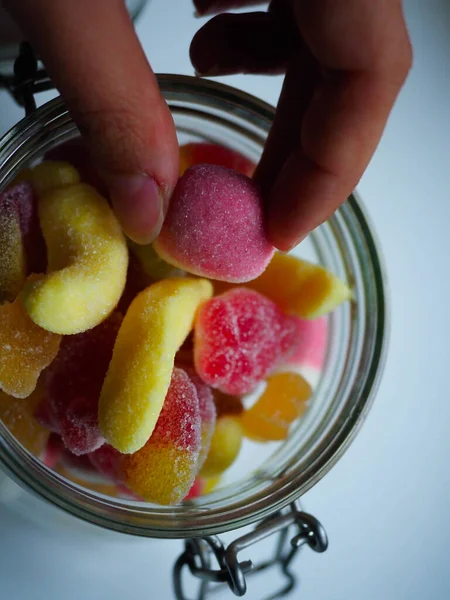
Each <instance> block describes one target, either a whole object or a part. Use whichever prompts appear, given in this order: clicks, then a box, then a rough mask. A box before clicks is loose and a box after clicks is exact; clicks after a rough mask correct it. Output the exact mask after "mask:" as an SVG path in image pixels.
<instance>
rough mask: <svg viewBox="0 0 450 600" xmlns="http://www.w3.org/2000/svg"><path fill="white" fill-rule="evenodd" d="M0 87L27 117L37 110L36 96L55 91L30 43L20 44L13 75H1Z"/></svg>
mask: <svg viewBox="0 0 450 600" xmlns="http://www.w3.org/2000/svg"><path fill="white" fill-rule="evenodd" d="M0 87H4V88H6V89H7V90H8V91H9V92H10V94H11V95H12V96H13V98H14V100H15V101H16V102H17V104H19V105H20V106H23V108H24V109H25V113H26V114H27V115H29V114H31V113H32V112H33V111H35V110H36V99H35V94H38V93H39V92H44V91H47V90H51V89H54V87H55V86H54V84H53V82H52V80H51V79H50V77H49V75H48V74H47V71H46V70H45V69H44V67H43V66H41V63H40V62H39V60H38V58H37V57H36V54H35V52H34V50H33V48H32V47H31V45H30V44H29V43H28V42H22V43H21V44H20V49H19V55H18V56H17V58H16V60H15V61H14V71H13V73H12V74H8V75H0Z"/></svg>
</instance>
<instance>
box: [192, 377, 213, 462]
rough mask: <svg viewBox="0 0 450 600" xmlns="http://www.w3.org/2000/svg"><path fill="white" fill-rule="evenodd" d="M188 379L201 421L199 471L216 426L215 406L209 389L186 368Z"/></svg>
mask: <svg viewBox="0 0 450 600" xmlns="http://www.w3.org/2000/svg"><path fill="white" fill-rule="evenodd" d="M185 370H186V373H187V374H188V375H189V379H190V380H191V381H192V383H193V384H194V385H195V389H196V390H197V396H198V406H199V410H200V419H201V431H200V433H201V448H200V454H199V457H198V467H197V468H198V469H201V467H202V466H203V463H204V462H205V460H206V457H207V455H208V452H209V447H210V445H211V439H212V436H213V433H214V427H215V425H216V405H215V404H214V397H213V394H212V390H211V388H210V387H209V386H208V385H206V384H205V383H203V381H202V380H201V379H200V377H199V376H198V375H197V373H196V372H195V370H194V369H192V368H186V369H185Z"/></svg>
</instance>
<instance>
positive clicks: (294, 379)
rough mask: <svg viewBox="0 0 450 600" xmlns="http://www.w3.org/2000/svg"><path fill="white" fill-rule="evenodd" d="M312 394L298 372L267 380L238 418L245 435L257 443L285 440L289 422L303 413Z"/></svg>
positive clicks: (281, 374)
mask: <svg viewBox="0 0 450 600" xmlns="http://www.w3.org/2000/svg"><path fill="white" fill-rule="evenodd" d="M311 394H312V390H311V386H310V385H309V383H308V382H307V381H306V380H305V379H304V378H303V377H302V376H301V375H299V374H297V373H279V374H278V375H273V376H272V377H269V378H268V379H267V387H266V389H265V390H264V392H263V393H262V394H261V396H260V397H259V398H258V400H257V401H256V403H255V404H254V405H253V406H252V407H251V408H249V409H248V410H246V411H245V412H244V413H243V414H242V416H241V426H242V429H243V432H244V435H245V436H246V437H247V438H250V439H252V440H254V441H258V442H266V441H274V440H284V439H286V438H287V435H288V432H289V427H290V425H291V423H292V422H293V421H294V420H295V419H297V418H298V417H300V416H301V415H302V414H303V413H304V412H305V410H306V402H307V400H308V399H309V398H310V397H311Z"/></svg>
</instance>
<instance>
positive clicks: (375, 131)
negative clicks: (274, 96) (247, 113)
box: [191, 0, 412, 250]
mask: <svg viewBox="0 0 450 600" xmlns="http://www.w3.org/2000/svg"><path fill="white" fill-rule="evenodd" d="M194 3H195V5H196V8H197V10H198V12H199V14H201V15H206V14H214V13H219V12H222V11H224V10H228V9H230V8H236V7H244V6H250V5H252V4H256V3H257V2H255V1H254V0H253V1H251V0H215V1H214V0H194ZM191 59H192V62H193V65H194V67H195V68H196V70H197V72H198V73H199V74H203V75H206V76H208V75H210V76H211V75H224V74H231V73H280V72H285V73H286V76H285V80H284V85H283V89H282V92H281V96H280V100H279V103H278V107H277V112H276V117H275V121H274V124H273V127H272V130H271V132H270V135H269V138H268V141H267V144H266V147H265V149H264V153H263V156H262V159H261V162H260V164H259V166H258V168H257V171H256V174H255V177H256V179H257V181H258V182H259V183H260V184H261V185H262V187H263V192H264V194H265V198H266V202H267V211H268V231H269V235H270V237H271V240H272V242H273V243H274V245H275V246H277V247H278V248H280V249H281V250H288V249H290V248H292V247H293V246H295V245H296V244H297V243H298V242H299V241H301V240H302V239H303V238H304V237H305V236H306V235H307V234H308V233H309V232H310V231H311V230H312V229H314V228H315V227H316V226H318V225H319V224H320V223H322V222H323V221H325V220H326V219H327V218H328V217H330V216H331V215H332V214H333V212H334V211H335V210H336V209H337V208H338V207H339V206H340V205H341V204H342V203H343V202H344V201H345V200H346V198H347V197H348V195H349V194H350V193H351V192H352V190H353V189H354V188H355V186H356V184H357V183H358V181H359V179H360V177H361V176H362V174H363V172H364V170H365V168H366V167H367V165H368V163H369V161H370V159H371V157H372V155H373V153H374V151H375V149H376V146H377V144H378V142H379V140H380V137H381V134H382V132H383V129H384V127H385V124H386V121H387V118H388V116H389V113H390V111H391V109H392V106H393V104H394V102H395V100H396V97H397V95H398V93H399V91H400V89H401V87H402V85H403V83H404V81H405V78H406V76H407V74H408V71H409V69H410V66H411V62H412V52H411V47H410V43H409V39H408V34H407V30H406V26H405V22H404V19H403V14H402V5H401V1H400V0H377V1H376V2H374V1H373V0H341V1H339V2H338V1H336V0H272V2H271V3H270V5H269V9H268V12H249V13H245V14H234V15H233V14H221V15H219V16H216V17H215V18H213V19H212V20H210V21H209V22H208V23H207V24H206V25H205V26H204V27H203V28H202V29H201V30H200V31H199V32H198V33H197V35H196V36H195V37H194V40H193V42H192V45H191Z"/></svg>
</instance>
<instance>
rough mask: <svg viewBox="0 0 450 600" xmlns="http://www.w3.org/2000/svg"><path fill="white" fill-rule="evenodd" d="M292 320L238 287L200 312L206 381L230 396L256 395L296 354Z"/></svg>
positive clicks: (198, 359)
mask: <svg viewBox="0 0 450 600" xmlns="http://www.w3.org/2000/svg"><path fill="white" fill-rule="evenodd" d="M298 343H299V339H298V329H297V325H296V323H295V321H294V319H293V318H292V317H289V316H286V315H285V314H284V313H283V312H282V311H281V310H280V309H279V308H278V307H277V305H276V304H275V303H274V302H272V301H271V300H269V299H268V298H266V297H265V296H262V295H261V294H259V293H258V292H255V291H253V290H248V289H245V288H234V289H232V290H230V291H228V292H226V293H224V294H222V295H220V296H216V297H215V298H212V299H211V300H209V301H208V302H205V304H204V305H203V306H202V307H201V308H200V310H199V312H198V316H197V321H196V325H195V367H196V370H197V373H198V374H199V375H200V377H201V378H202V379H203V381H204V382H205V383H207V384H209V385H211V386H212V387H214V388H216V389H219V390H220V391H222V392H225V393H227V394H234V395H239V394H245V393H248V392H251V391H252V390H253V389H254V388H255V386H256V384H257V383H258V382H259V381H261V380H262V379H264V377H266V376H267V375H269V374H270V373H271V372H272V371H273V370H274V369H275V368H276V367H277V366H278V365H279V364H282V363H285V362H286V361H287V360H288V359H289V357H290V356H291V355H293V354H294V352H296V350H297V345H298Z"/></svg>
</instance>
